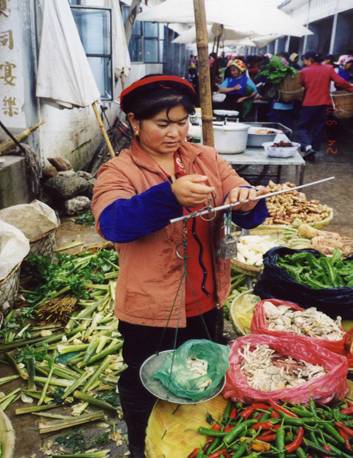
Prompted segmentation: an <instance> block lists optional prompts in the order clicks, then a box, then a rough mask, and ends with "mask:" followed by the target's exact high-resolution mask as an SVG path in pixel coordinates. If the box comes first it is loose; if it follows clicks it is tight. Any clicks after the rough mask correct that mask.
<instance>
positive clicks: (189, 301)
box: [93, 75, 268, 458]
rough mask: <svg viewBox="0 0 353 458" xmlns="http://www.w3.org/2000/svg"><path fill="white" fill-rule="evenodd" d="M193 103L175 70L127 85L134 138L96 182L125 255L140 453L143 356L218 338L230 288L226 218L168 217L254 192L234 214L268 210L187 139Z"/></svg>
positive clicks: (134, 433)
mask: <svg viewBox="0 0 353 458" xmlns="http://www.w3.org/2000/svg"><path fill="white" fill-rule="evenodd" d="M194 102H195V91H194V89H193V87H192V85H191V84H190V83H189V82H187V81H186V80H184V79H182V78H179V77H176V76H165V75H160V76H149V77H145V78H143V79H142V80H139V81H137V82H135V83H134V84H132V85H131V86H129V87H128V88H126V89H125V90H124V91H123V92H122V94H121V108H122V110H123V111H124V112H125V113H126V115H127V117H128V120H129V123H130V125H131V128H132V131H133V133H134V138H133V141H132V144H131V147H130V148H129V149H126V150H124V151H122V152H121V153H120V155H119V156H118V157H116V158H114V159H112V160H111V161H109V162H108V163H106V164H104V165H103V166H102V167H101V169H100V171H99V174H98V178H97V182H96V185H95V188H94V195H93V213H94V215H95V219H96V224H97V228H98V230H99V232H100V234H101V235H102V236H103V237H104V238H106V239H107V240H110V241H112V242H114V243H115V244H117V245H116V246H117V250H118V252H119V264H120V271H119V278H118V283H117V293H116V300H117V304H116V316H117V317H118V319H119V331H120V333H121V335H122V337H123V339H124V346H123V356H124V361H125V363H126V364H127V366H128V367H127V369H126V370H125V371H124V372H123V373H122V374H121V376H120V379H119V382H118V388H119V394H120V400H121V406H122V409H123V413H124V417H125V421H126V423H127V427H128V439H129V448H130V452H131V454H132V456H133V457H134V458H136V457H138V458H141V457H144V441H145V429H146V425H147V420H148V417H149V414H150V412H151V409H152V407H153V404H154V402H155V400H156V399H155V398H154V397H153V396H152V395H151V394H150V393H149V392H148V391H147V390H146V389H145V388H144V387H143V385H142V383H141V381H140V378H139V370H140V367H141V365H142V363H143V362H144V361H145V360H146V359H147V358H148V357H150V356H151V355H153V354H154V353H156V352H157V351H162V350H168V349H173V348H174V339H175V338H176V339H177V345H180V344H181V343H183V342H184V341H186V340H189V339H201V338H209V337H211V338H212V339H215V336H216V323H217V317H218V316H219V315H220V314H222V311H221V310H220V307H221V304H223V302H224V300H225V298H226V297H227V295H228V292H229V288H230V262H229V261H227V260H224V259H222V258H221V257H220V254H219V250H218V246H219V241H220V237H221V233H222V232H224V230H223V231H222V223H223V215H221V214H217V215H216V217H215V218H205V219H203V218H202V219H201V218H193V219H191V220H189V222H188V223H187V226H185V225H183V224H182V223H178V224H173V225H171V224H170V219H172V218H175V217H178V216H182V215H183V214H184V215H187V214H189V213H190V212H192V211H194V210H196V209H200V208H202V207H204V206H209V205H213V206H217V205H221V204H223V203H230V202H234V201H245V200H248V199H250V201H249V202H247V203H245V202H244V203H242V204H241V205H240V206H239V207H236V211H234V212H233V220H234V221H235V222H236V223H237V224H238V225H240V226H241V227H247V228H250V227H254V226H256V225H258V224H261V223H262V222H263V221H264V219H265V218H266V217H267V215H268V213H267V209H266V204H265V202H264V201H260V202H258V201H257V202H255V201H252V199H254V198H255V197H256V196H257V195H258V194H259V193H261V192H266V191H265V189H262V190H260V191H259V190H257V189H255V188H253V187H251V186H249V184H248V183H247V182H246V181H245V180H244V179H242V178H240V177H239V176H238V175H237V173H236V172H235V171H234V170H233V169H232V167H231V166H230V165H229V164H228V162H226V161H225V160H224V159H222V158H221V157H220V156H218V155H217V153H216V151H215V150H214V149H213V148H210V147H206V146H202V145H193V144H191V143H188V142H187V141H186V140H185V139H186V137H187V132H188V126H189V121H188V118H189V115H190V114H192V113H193V112H194V107H195V105H194ZM185 262H186V263H187V265H186V271H187V276H185ZM178 328H180V329H179V332H178V331H177V330H178Z"/></svg>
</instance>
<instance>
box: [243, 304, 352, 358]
mask: <svg viewBox="0 0 353 458" xmlns="http://www.w3.org/2000/svg"><path fill="white" fill-rule="evenodd" d="M265 302H271V304H273V305H275V306H279V305H287V306H288V307H290V308H292V309H294V310H304V309H303V308H302V307H299V305H297V304H294V303H293V302H287V301H282V300H279V299H266V300H263V301H260V302H259V303H258V304H257V305H256V308H255V312H254V315H253V318H252V321H251V333H252V334H266V335H269V336H275V337H282V336H297V335H298V334H295V333H294V332H284V331H273V330H269V329H268V327H267V322H266V314H265V308H264V304H265ZM307 338H308V339H310V340H313V341H314V342H315V343H318V344H320V345H321V346H323V347H325V348H327V349H328V350H331V351H333V352H335V353H340V354H342V355H343V354H345V353H346V350H345V342H346V337H344V338H343V339H341V340H334V341H332V340H325V339H316V338H314V337H307Z"/></svg>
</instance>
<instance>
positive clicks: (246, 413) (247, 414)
mask: <svg viewBox="0 0 353 458" xmlns="http://www.w3.org/2000/svg"><path fill="white" fill-rule="evenodd" d="M254 412H255V409H254V407H252V406H250V407H247V408H246V409H244V410H243V411H242V413H241V414H240V416H241V417H242V418H244V420H247V419H248V418H249V417H251V415H252V414H253V413H254Z"/></svg>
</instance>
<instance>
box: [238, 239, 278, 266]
mask: <svg viewBox="0 0 353 458" xmlns="http://www.w3.org/2000/svg"><path fill="white" fill-rule="evenodd" d="M278 245H279V243H278V239H276V237H274V236H272V235H245V236H243V237H240V238H239V242H238V243H237V257H236V259H237V260H238V261H240V262H242V263H244V264H249V265H252V266H257V267H261V266H262V264H263V262H262V256H263V255H264V254H265V253H266V251H268V250H270V249H271V248H274V247H275V246H278Z"/></svg>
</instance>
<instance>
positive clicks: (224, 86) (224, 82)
mask: <svg viewBox="0 0 353 458" xmlns="http://www.w3.org/2000/svg"><path fill="white" fill-rule="evenodd" d="M228 81H229V80H228V78H226V79H225V80H224V81H223V83H222V84H219V87H223V88H225V89H227V88H228Z"/></svg>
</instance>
